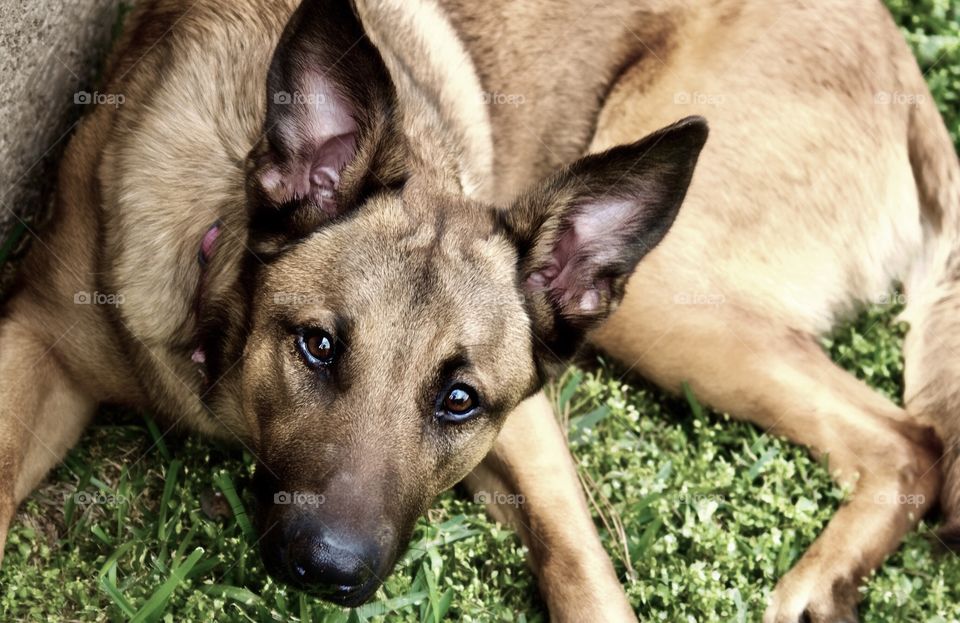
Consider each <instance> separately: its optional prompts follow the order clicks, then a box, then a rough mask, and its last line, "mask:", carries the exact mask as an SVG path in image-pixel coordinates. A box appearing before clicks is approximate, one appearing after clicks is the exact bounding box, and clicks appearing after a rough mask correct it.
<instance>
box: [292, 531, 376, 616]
mask: <svg viewBox="0 0 960 623" xmlns="http://www.w3.org/2000/svg"><path fill="white" fill-rule="evenodd" d="M376 550H377V548H376V546H375V545H372V544H367V543H364V542H362V541H360V540H356V539H349V538H331V537H330V536H329V535H327V534H326V533H325V532H323V531H320V532H314V533H311V534H307V535H303V536H299V537H297V538H295V539H293V540H292V541H290V543H289V545H288V546H287V557H286V558H287V572H288V574H289V576H290V579H291V580H292V581H293V583H294V584H297V585H299V586H300V587H301V588H306V589H309V590H312V591H315V592H318V593H322V594H323V595H324V596H326V597H327V598H328V599H334V600H338V599H339V600H340V601H350V600H351V597H353V596H354V595H356V594H357V593H359V592H363V589H364V587H365V586H367V585H368V582H369V581H370V580H371V578H373V577H374V572H373V570H374V569H375V568H376V566H377V552H376ZM376 584H379V581H377V582H376ZM376 584H375V585H376Z"/></svg>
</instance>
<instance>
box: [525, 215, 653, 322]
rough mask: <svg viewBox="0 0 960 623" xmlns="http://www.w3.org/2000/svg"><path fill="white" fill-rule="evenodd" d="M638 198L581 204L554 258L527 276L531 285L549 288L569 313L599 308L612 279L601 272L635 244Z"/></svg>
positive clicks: (532, 287)
mask: <svg viewBox="0 0 960 623" xmlns="http://www.w3.org/2000/svg"><path fill="white" fill-rule="evenodd" d="M638 203H639V202H637V201H632V200H607V201H597V202H590V203H586V204H584V205H582V206H579V207H578V208H576V209H575V211H574V213H573V215H572V217H571V219H570V222H569V225H568V227H567V229H566V230H565V231H564V232H563V233H562V234H561V235H560V238H559V239H558V240H557V242H556V245H555V246H554V248H553V252H552V253H551V255H550V261H549V263H548V264H547V266H546V267H544V268H543V269H541V270H539V271H537V272H535V273H533V274H532V275H530V276H529V277H528V278H527V286H528V287H529V288H531V289H534V290H543V289H546V290H549V291H550V295H551V296H552V297H553V299H554V300H555V301H556V302H557V303H558V304H559V305H560V307H561V308H562V309H564V311H565V312H566V313H569V314H591V313H595V312H599V311H600V301H601V295H602V294H606V293H607V292H608V291H609V289H610V283H609V280H607V279H603V278H601V277H599V274H600V273H601V272H602V270H603V268H604V266H606V265H608V264H610V263H611V262H615V261H616V260H617V257H618V255H619V254H620V253H621V252H622V251H623V249H624V245H627V244H630V239H631V231H632V230H633V229H635V227H633V226H632V224H633V222H634V221H635V220H636V218H637V216H638V207H639V205H638Z"/></svg>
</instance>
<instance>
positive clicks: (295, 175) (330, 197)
mask: <svg viewBox="0 0 960 623" xmlns="http://www.w3.org/2000/svg"><path fill="white" fill-rule="evenodd" d="M272 98H273V105H275V106H277V107H278V108H280V110H281V114H280V115H279V117H280V119H281V121H280V122H279V124H278V128H277V130H278V133H279V135H280V137H281V140H282V141H283V143H284V151H285V152H286V153H287V154H293V155H292V156H289V157H287V158H286V160H285V161H282V162H281V161H278V160H279V156H274V158H273V159H272V160H273V161H272V162H269V163H268V164H266V165H265V166H263V167H262V168H261V170H260V173H259V176H260V185H261V187H262V188H263V190H264V192H265V193H266V194H267V196H268V197H269V198H270V199H271V200H272V201H273V202H274V203H276V204H281V203H286V202H289V201H299V200H307V201H310V202H311V203H314V204H316V205H318V206H319V207H320V208H321V209H322V210H323V211H324V212H327V213H329V214H331V215H334V214H336V212H337V207H336V205H335V203H334V191H336V189H337V188H338V187H339V185H340V174H341V172H342V171H343V168H344V167H345V166H347V164H349V163H350V161H351V160H353V158H354V157H355V156H356V153H357V124H356V122H355V121H354V118H353V114H354V111H353V110H352V108H351V106H350V105H349V104H348V103H347V102H346V101H345V100H344V98H342V97H341V96H340V95H339V94H338V93H337V92H336V90H335V89H334V88H333V86H332V84H331V83H330V81H329V80H327V79H326V78H325V77H324V76H323V75H322V74H320V73H318V72H308V73H307V74H306V75H305V76H304V78H303V80H302V82H301V85H300V87H299V88H298V90H296V91H295V92H293V93H287V92H277V93H273V94H272Z"/></svg>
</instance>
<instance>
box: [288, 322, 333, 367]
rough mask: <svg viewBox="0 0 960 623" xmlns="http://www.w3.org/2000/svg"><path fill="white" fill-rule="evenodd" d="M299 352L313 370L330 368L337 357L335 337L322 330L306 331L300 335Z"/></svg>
mask: <svg viewBox="0 0 960 623" xmlns="http://www.w3.org/2000/svg"><path fill="white" fill-rule="evenodd" d="M297 350H299V351H300V354H301V355H302V356H303V358H304V360H305V361H306V362H307V365H308V366H310V367H311V368H318V367H320V366H329V365H330V364H332V363H333V359H334V357H335V355H336V353H335V352H334V350H335V349H334V343H333V337H332V336H331V335H330V334H329V333H327V332H326V331H323V330H322V329H305V330H304V331H301V332H300V333H298V334H297Z"/></svg>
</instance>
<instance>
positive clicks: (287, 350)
mask: <svg viewBox="0 0 960 623" xmlns="http://www.w3.org/2000/svg"><path fill="white" fill-rule="evenodd" d="M107 76H108V80H107V85H108V89H109V90H111V91H115V92H122V93H124V95H125V104H124V106H122V107H117V108H114V109H111V108H107V107H100V108H98V109H97V110H96V111H95V112H94V113H93V114H91V115H90V116H89V117H88V118H86V119H85V121H84V122H83V123H82V125H81V127H80V128H79V130H78V131H77V134H76V135H75V136H74V138H73V139H72V141H71V144H70V146H69V147H68V150H67V153H66V156H65V158H64V162H63V165H62V168H61V171H60V178H59V186H58V199H57V206H56V210H57V212H56V218H55V219H54V222H53V224H52V225H51V227H50V229H49V230H48V231H45V232H43V235H42V236H40V237H38V238H37V240H36V241H35V243H34V245H33V249H32V250H31V253H30V255H29V257H28V258H27V259H26V262H25V265H24V266H23V268H22V274H23V275H24V279H23V281H22V283H21V286H20V288H19V290H18V291H17V292H16V293H15V295H14V296H13V297H12V298H11V299H10V300H9V301H8V303H7V307H6V313H5V317H4V320H3V324H2V325H0V397H2V398H3V400H0V448H2V450H0V475H2V476H3V477H4V479H5V481H7V482H12V483H14V485H13V488H12V490H11V489H9V488H6V489H3V490H0V538H2V537H3V536H4V535H5V530H6V525H7V524H8V522H9V520H10V517H11V516H12V514H13V511H14V509H15V508H16V505H17V504H18V503H19V502H20V501H21V500H22V499H23V498H24V497H25V496H26V495H27V494H28V493H29V492H30V490H31V489H32V488H33V487H34V486H36V484H37V483H38V482H39V481H40V480H41V479H42V477H43V475H44V474H45V473H46V472H47V470H48V469H49V468H50V467H51V466H52V465H54V464H55V463H56V462H57V461H59V460H60V458H62V456H63V455H64V453H65V452H66V451H67V450H68V449H69V448H70V447H71V446H72V445H73V444H74V443H75V441H76V439H77V437H78V436H79V434H80V432H81V431H82V429H83V427H84V426H85V425H86V423H87V422H88V421H89V420H90V418H91V417H92V414H93V413H94V411H95V408H96V405H97V404H98V403H100V402H115V403H122V404H127V405H130V406H133V407H149V408H151V409H153V410H155V411H157V412H158V413H160V414H161V415H164V416H165V418H166V422H167V425H168V426H173V425H178V426H185V427H189V428H192V429H194V430H198V431H201V432H204V433H207V434H210V435H215V436H220V437H224V438H228V439H234V440H238V441H239V442H241V443H243V444H245V445H247V447H248V448H250V449H251V451H252V452H253V453H254V455H255V456H256V458H257V463H258V465H257V475H256V479H255V481H256V482H255V489H256V496H257V498H258V501H259V504H258V511H257V524H258V526H259V529H260V531H261V535H262V539H261V542H260V546H261V552H262V555H263V557H264V560H265V563H266V565H267V567H268V569H269V570H270V572H271V573H273V574H275V575H277V576H278V577H280V578H283V579H285V580H286V581H288V582H291V583H293V584H294V585H296V586H300V587H303V588H305V589H309V590H312V591H314V592H317V593H318V594H320V595H322V596H324V597H326V598H327V599H330V600H332V601H335V602H338V603H342V604H346V605H353V604H357V603H360V602H362V601H363V600H365V599H367V598H368V597H369V596H370V595H371V594H372V593H373V592H374V591H375V590H376V588H377V586H379V584H380V581H381V578H382V577H383V576H384V575H386V574H387V573H388V572H389V570H390V569H391V567H392V565H393V563H394V561H395V560H396V557H397V555H398V553H399V552H400V551H401V550H402V547H403V545H404V544H405V542H406V540H407V539H408V537H409V533H410V529H411V526H412V524H413V521H414V520H415V518H416V517H417V516H418V515H419V514H421V513H422V512H423V511H424V509H425V508H426V507H427V505H428V504H429V503H430V501H431V500H432V498H433V497H434V496H435V495H436V494H437V493H438V492H439V491H441V490H443V489H446V488H448V487H450V486H452V485H453V484H454V483H456V482H458V481H460V480H462V479H463V480H464V482H465V483H466V484H467V486H468V487H471V488H473V489H475V490H485V491H498V492H500V491H502V492H506V493H514V494H522V495H524V496H525V499H526V503H525V504H524V505H522V506H521V507H518V508H514V507H501V506H497V505H495V504H492V505H490V511H491V513H492V514H493V515H494V516H495V517H496V518H498V519H502V520H504V521H509V522H510V523H512V524H514V525H516V526H517V527H518V531H519V533H520V535H521V538H523V539H524V542H525V543H526V544H527V545H528V547H529V549H530V559H531V563H532V566H533V568H534V569H535V571H536V572H537V574H538V577H539V582H540V588H541V591H542V593H543V595H544V597H545V599H546V602H547V605H548V607H549V609H550V613H551V616H552V617H554V618H556V619H558V620H630V619H632V618H633V617H634V614H633V611H632V609H631V607H630V604H629V603H628V601H627V600H626V598H625V596H624V594H623V591H622V589H621V587H620V584H619V582H618V579H617V577H616V575H615V573H614V571H613V568H612V565H611V564H610V562H609V559H608V558H607V557H606V555H605V553H604V552H603V549H602V547H601V546H600V544H599V541H598V539H597V534H596V530H595V528H594V527H593V524H592V522H591V520H590V517H589V513H588V512H587V508H586V505H585V502H584V500H583V496H582V493H581V491H580V489H579V485H578V483H577V479H576V474H575V470H574V468H573V465H572V463H571V461H570V459H569V455H568V453H567V451H566V448H565V446H564V442H563V436H562V433H561V432H560V431H559V430H558V428H557V424H556V422H555V420H554V418H553V416H552V414H551V413H550V408H549V405H548V403H547V401H546V400H545V399H544V398H543V396H542V394H541V393H539V390H540V387H541V386H542V384H543V382H544V381H545V379H547V378H549V376H550V374H551V373H552V371H554V370H556V369H557V367H558V366H559V365H563V364H564V363H565V362H567V361H568V360H569V359H570V358H571V357H573V356H574V355H575V354H576V352H577V350H578V348H579V347H580V346H581V345H582V344H583V343H584V342H588V343H589V344H591V345H592V346H593V347H597V348H599V349H601V350H602V351H604V352H606V353H608V354H609V355H611V356H612V357H614V358H615V359H617V360H619V361H621V362H623V363H624V364H625V365H626V366H629V369H630V370H633V371H636V372H638V373H639V374H641V375H642V376H645V377H647V378H649V379H651V380H653V381H654V382H656V383H657V384H659V385H660V386H662V387H664V388H666V389H668V390H678V389H679V388H680V387H681V385H682V384H683V383H688V384H689V386H690V388H691V389H692V390H693V392H694V393H695V394H696V395H697V396H698V397H699V398H701V399H702V400H704V401H705V402H706V403H708V404H710V405H711V406H713V407H715V408H717V409H720V410H724V411H728V412H730V413H731V414H732V415H734V416H735V417H738V418H741V419H745V420H748V421H752V422H755V423H756V424H758V425H759V426H762V427H763V428H764V429H765V430H767V431H770V432H772V433H774V434H778V435H783V436H785V437H788V438H789V439H791V440H793V441H795V442H797V443H800V444H803V445H806V446H808V447H810V449H811V450H812V451H813V452H814V454H816V455H818V456H819V455H822V456H825V457H827V460H828V464H829V468H830V470H831V473H832V474H833V475H834V476H835V477H836V478H837V479H838V481H839V482H841V483H844V484H846V485H849V486H850V487H851V488H852V490H853V493H852V495H851V497H850V499H848V501H847V502H846V503H845V504H844V505H843V506H842V507H841V508H840V510H839V511H838V512H837V514H836V516H835V517H834V518H833V520H832V521H831V522H830V523H829V525H828V526H827V528H826V529H825V530H824V532H823V534H822V535H821V536H820V537H819V538H818V540H817V541H816V542H815V543H814V545H813V546H812V547H811V549H810V550H809V551H808V552H807V553H806V554H805V555H804V556H803V557H802V558H801V559H800V561H799V562H798V563H797V564H796V565H795V567H794V568H793V569H792V570H791V571H789V572H788V573H787V574H786V575H785V576H784V577H783V578H781V579H780V581H779V582H778V583H777V586H776V588H775V589H774V590H773V592H772V594H771V596H770V599H769V603H768V605H767V609H766V612H765V614H764V620H765V621H775V622H781V621H801V620H809V621H839V620H855V619H856V604H857V601H858V594H859V593H858V590H857V589H858V586H859V585H860V584H861V583H862V582H863V580H864V578H865V576H867V575H868V574H869V573H870V572H871V571H872V570H873V569H875V568H876V567H878V566H879V565H880V564H881V562H882V561H883V559H884V558H885V557H886V556H887V555H888V554H889V553H891V552H892V551H893V550H894V549H896V547H897V545H898V544H899V542H900V540H901V539H902V537H903V535H904V534H905V533H907V532H908V531H909V530H911V529H912V528H913V527H914V526H915V525H916V523H917V521H919V519H920V518H921V517H922V516H923V515H924V514H925V513H926V512H927V511H928V510H929V509H930V508H932V507H933V506H934V505H935V504H936V502H937V499H938V498H939V497H941V496H940V494H941V491H942V492H943V496H942V507H943V513H944V518H945V523H944V528H943V530H942V534H943V535H944V538H945V539H950V538H951V535H955V534H956V533H958V532H960V529H958V528H957V526H960V519H958V506H960V501H958V500H960V494H958V493H957V492H956V490H957V487H956V484H955V483H956V479H957V475H956V474H957V473H960V467H958V464H957V463H956V461H955V460H954V458H955V453H954V452H953V451H952V450H951V448H953V445H952V444H953V440H954V439H955V438H956V436H957V433H958V426H960V425H958V424H957V423H956V418H953V417H952V407H953V405H955V404H957V400H958V394H957V390H956V389H955V387H956V384H955V383H953V380H954V377H955V375H954V374H953V371H954V368H953V366H954V365H955V364H952V363H951V361H952V359H951V354H952V353H953V352H954V351H955V349H954V348H953V346H954V342H956V341H958V340H960V338H958V337H957V336H958V335H960V333H958V332H957V331H956V330H954V323H953V320H952V315H951V313H950V312H951V311H952V310H953V309H955V307H956V305H957V303H956V301H957V298H956V296H955V294H954V292H955V291H956V290H957V287H956V285H955V284H956V279H957V275H958V272H957V263H958V257H960V255H958V254H957V252H956V249H957V240H958V209H960V205H958V203H960V167H958V163H957V158H956V154H955V152H954V150H953V146H952V144H951V142H950V138H949V135H948V133H947V131H946V129H945V127H944V125H943V122H942V120H941V119H940V117H939V114H938V113H937V110H936V108H935V106H934V103H933V101H932V98H931V97H930V95H929V92H928V91H927V89H926V86H925V84H924V82H923V79H922V76H921V74H920V72H919V70H918V68H917V66H916V62H915V60H914V59H913V57H912V55H911V53H910V51H909V49H908V48H907V46H906V44H905V43H904V42H903V40H902V37H901V36H900V34H899V32H898V31H897V29H896V27H895V25H894V24H893V22H892V20H891V19H890V16H889V15H888V14H887V12H886V10H885V9H884V8H883V7H882V5H880V4H879V2H877V0H854V1H851V2H844V3H832V4H830V5H829V6H822V5H818V6H817V7H816V8H814V7H808V6H806V5H805V4H803V3H799V2H795V1H788V0H776V1H773V2H760V1H759V0H716V1H714V2H710V3H698V4H697V5H694V4H693V3H687V2H683V1H681V0H640V1H635V2H625V1H622V0H614V1H613V2H605V3H601V4H598V5H589V4H582V3H573V2H546V1H534V2H529V3H512V2H506V1H505V0H492V1H491V2H488V3H482V4H479V3H470V2H465V1H463V0H442V1H435V0H408V1H406V2H403V1H401V0H356V1H355V2H354V3H353V4H347V3H345V2H341V1H337V0H307V1H306V2H304V3H303V4H302V5H301V6H299V7H297V6H295V3H294V2H292V1H291V0H286V1H282V2H267V1H266V0H241V1H238V2H230V3H227V2H225V1H224V0H200V1H199V2H196V3H188V2H186V1H185V0H153V1H151V2H147V3H145V4H143V5H141V6H138V8H137V9H136V10H135V11H134V13H133V15H131V17H130V18H129V21H128V23H127V25H126V27H125V30H124V33H123V35H122V36H121V40H120V42H119V44H118V46H117V50H116V52H115V53H114V55H113V58H112V60H111V61H110V63H109V66H108V68H107ZM519 101H522V102H523V103H522V104H517V103H518V102H519ZM504 103H505V104H506V105H503V104H504ZM513 104H517V105H513ZM678 119H679V121H678ZM705 119H706V121H705ZM708 122H709V125H710V131H709V135H710V138H709V140H708V139H707V135H708V131H707V123H708ZM701 150H702V151H701ZM681 204H682V207H681ZM668 232H669V233H668ZM897 281H899V282H901V283H902V284H903V287H904V290H905V292H906V295H907V297H908V301H909V302H908V306H907V308H906V312H905V318H906V319H907V320H909V322H910V323H911V327H912V328H911V330H910V333H909V334H908V336H907V338H906V342H905V345H904V352H905V361H906V366H905V367H906V370H905V386H906V392H905V396H904V404H905V405H906V406H905V407H904V408H901V407H898V406H897V405H895V404H894V403H892V402H891V401H889V400H888V399H886V398H884V397H882V396H880V395H878V394H877V393H875V392H873V391H872V390H870V389H869V388H868V387H867V386H866V385H864V384H863V383H861V382H859V381H858V380H856V379H855V378H854V377H853V376H851V375H850V374H848V373H846V372H844V371H842V370H840V369H839V368H838V367H836V366H835V365H834V364H833V363H831V361H830V360H829V358H828V357H827V356H826V354H824V353H823V351H822V349H821V348H820V347H819V346H818V343H817V341H816V338H817V336H818V335H820V334H822V333H824V332H826V331H829V329H830V328H831V327H832V326H833V325H834V324H835V323H836V322H838V321H840V320H841V319H843V318H844V317H845V316H846V315H848V314H850V313H851V312H852V311H854V310H856V309H857V307H858V306H859V305H862V304H863V303H865V302H870V301H871V300H877V298H878V297H879V296H881V295H883V294H886V293H887V292H888V291H889V288H890V286H891V284H892V283H894V282H897ZM90 293H93V294H90ZM691 294H692V295H694V298H695V297H696V296H698V295H702V294H705V295H711V296H719V297H722V300H723V304H722V305H710V306H699V305H689V304H682V301H683V300H687V298H686V297H689V296H690V295H691ZM78 296H80V297H81V299H83V300H81V301H80V302H85V301H86V299H90V300H91V302H92V303H101V302H102V303H104V304H86V305H76V304H75V298H76V297H78ZM111 297H113V298H111ZM111 301H112V302H114V303H116V304H110V302H111ZM508 414H509V415H508ZM941 443H942V444H943V446H944V448H945V449H942V448H941ZM289 492H308V493H313V494H319V495H322V496H323V497H324V499H325V500H326V502H327V503H325V504H322V505H308V504H296V503H295V504H285V505H281V504H275V503H274V500H275V499H276V497H275V496H276V495H277V494H278V493H281V494H287V493H289ZM908 498H909V500H910V501H911V503H907V502H905V501H904V500H906V499H908ZM298 499H303V498H302V497H301V498H298ZM917 501H919V502H917Z"/></svg>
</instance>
